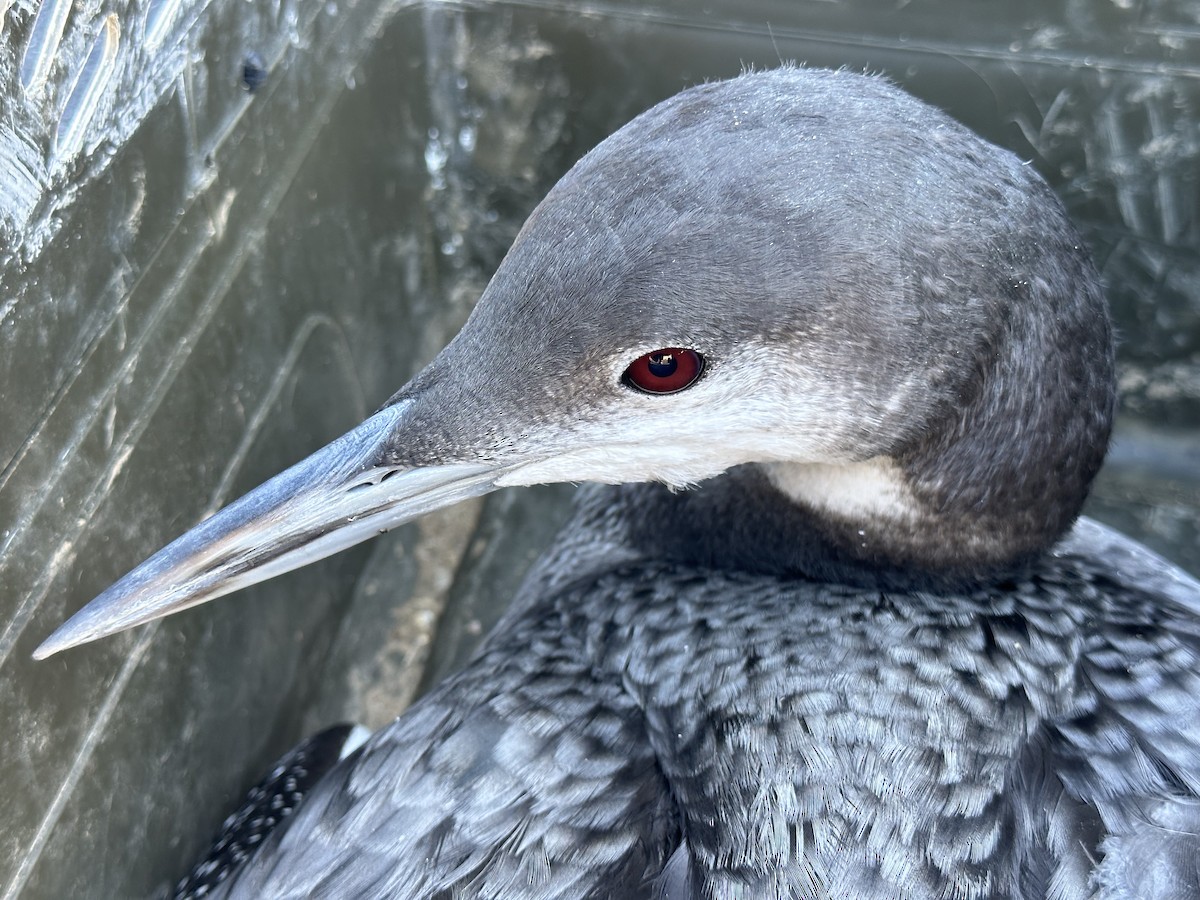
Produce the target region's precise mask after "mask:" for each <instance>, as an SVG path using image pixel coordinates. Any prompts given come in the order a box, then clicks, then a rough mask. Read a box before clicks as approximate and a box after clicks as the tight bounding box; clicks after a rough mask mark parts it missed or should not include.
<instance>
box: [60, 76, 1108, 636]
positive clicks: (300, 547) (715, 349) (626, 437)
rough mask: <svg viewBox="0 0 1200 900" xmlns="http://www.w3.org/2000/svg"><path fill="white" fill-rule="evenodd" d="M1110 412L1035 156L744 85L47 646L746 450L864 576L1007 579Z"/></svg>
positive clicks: (886, 96)
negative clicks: (449, 334)
mask: <svg viewBox="0 0 1200 900" xmlns="http://www.w3.org/2000/svg"><path fill="white" fill-rule="evenodd" d="M663 348H672V349H675V350H676V351H679V350H682V351H690V352H685V353H680V352H676V353H674V354H672V355H671V356H669V357H668V358H665V359H659V358H658V357H657V356H655V357H654V365H653V366H652V367H651V368H649V369H647V368H646V365H647V364H646V360H645V357H646V355H647V354H654V352H655V351H658V350H661V349H663ZM693 353H694V354H695V355H693ZM639 359H641V362H640V363H639V362H637V361H638V360H639ZM693 363H695V365H694V369H695V374H696V375H698V377H695V379H694V380H692V381H691V382H690V383H688V376H689V372H688V371H687V367H688V366H689V365H692V364H693ZM635 364H636V365H637V366H640V367H641V368H631V367H632V366H635ZM672 366H683V367H684V369H683V370H680V369H678V368H676V369H675V371H674V373H673V374H672V373H670V371H669V370H670V369H671V367H672ZM647 373H649V374H647ZM661 379H666V380H661ZM637 382H641V383H642V385H643V387H648V388H650V389H651V391H650V392H647V391H644V390H639V388H638V387H637ZM659 386H662V387H671V388H679V387H682V389H679V390H676V391H675V392H670V393H657V392H654V391H656V390H657V387H659ZM1112 405H1113V387H1112V346H1111V335H1110V329H1109V324H1108V318H1107V312H1106V310H1105V306H1104V302H1103V298H1102V296H1101V293H1100V290H1099V286H1098V280H1097V276H1096V273H1095V270H1094V268H1093V266H1092V264H1091V262H1090V260H1089V259H1088V256H1087V253H1086V252H1085V250H1084V249H1083V248H1082V245H1081V242H1080V240H1079V237H1078V235H1077V233H1076V232H1075V230H1074V229H1073V228H1072V226H1071V224H1070V223H1069V221H1068V220H1067V217H1066V214H1065V212H1064V211H1063V209H1062V207H1061V205H1060V204H1059V202H1058V201H1057V199H1056V198H1055V197H1054V196H1053V194H1052V193H1051V192H1050V190H1049V189H1048V188H1047V186H1046V185H1045V184H1044V183H1043V182H1042V181H1041V179H1040V178H1039V177H1038V176H1037V175H1036V174H1035V173H1034V172H1033V171H1032V170H1031V169H1030V168H1029V167H1027V166H1025V165H1022V164H1021V163H1020V162H1019V161H1018V160H1017V159H1015V158H1014V157H1013V156H1012V155H1011V154H1009V153H1007V152H1006V151H1003V150H1000V149H998V148H996V147H993V146H992V145H990V144H988V143H986V142H984V141H982V140H981V139H979V138H978V137H976V136H975V135H973V134H971V133H970V132H969V131H967V130H966V129H964V128H963V127H961V126H960V125H958V124H956V123H955V122H954V121H952V120H951V119H949V118H947V117H946V116H945V115H943V114H941V113H939V112H937V111H936V110H933V109H931V108H930V107H928V106H926V105H924V104H922V103H921V102H919V101H917V100H915V99H913V98H911V97H909V96H908V95H907V94H905V93H903V92H902V91H900V90H898V89H897V88H895V87H893V86H891V85H890V84H888V83H887V82H885V81H883V80H881V79H877V78H869V77H864V76H858V75H852V74H849V73H844V72H827V71H812V70H797V69H781V70H777V71H773V72H765V73H757V74H749V75H744V76H742V77H740V78H737V79H734V80H732V81H727V82H722V83H716V84H707V85H703V86H700V87H697V88H693V89H691V90H688V91H685V92H684V93H682V94H680V95H678V96H676V97H674V98H672V99H670V100H668V101H666V102H664V103H662V104H660V105H659V106H657V107H655V108H653V109H651V110H649V111H648V112H646V113H644V114H643V115H641V116H639V117H638V118H636V119H634V120H633V121H632V122H631V123H629V124H628V125H627V126H625V127H624V128H622V129H621V130H620V131H618V132H617V133H616V134H614V135H613V136H612V137H610V138H609V139H608V140H606V141H604V142H603V143H602V144H601V145H600V146H598V147H597V148H596V149H594V150H593V151H592V152H591V153H589V154H588V155H587V156H586V157H585V158H584V159H582V160H581V161H580V162H579V163H578V164H577V165H576V166H575V168H573V169H572V170H571V171H570V172H569V173H568V174H567V175H566V176H565V177H564V178H563V179H562V180H561V181H560V182H559V183H558V185H556V186H555V188H554V189H553V190H552V191H551V192H550V194H549V195H548V196H547V197H546V199H545V200H544V201H543V202H542V204H541V205H540V206H539V207H538V208H537V209H536V210H535V211H534V213H533V214H532V215H531V216H530V218H529V221H528V222H527V223H526V225H525V227H524V229H523V230H522V231H521V233H520V235H519V236H518V237H517V240H516V242H515V244H514V245H513V247H512V249H511V250H510V252H509V254H508V256H507V257H506V258H505V260H504V262H503V263H502V264H501V266H500V269H499V270H498V271H497V273H496V275H495V277H494V278H493V279H492V282H491V284H490V285H489V286H488V288H487V290H486V291H485V293H484V295H483V297H482V298H481V300H480V302H479V305H478V306H477V308H476V309H475V311H474V313H473V314H472V316H471V318H470V320H469V321H468V322H467V324H466V326H465V327H464V328H463V330H462V332H461V333H460V334H459V335H458V336H457V337H456V338H455V339H454V340H453V341H452V342H451V343H450V345H449V346H447V347H446V349H445V350H444V351H443V352H442V353H441V354H439V355H438V357H437V358H436V359H435V360H434V361H433V362H432V363H430V365H429V366H428V367H427V368H426V369H424V370H423V371H422V372H420V373H419V374H418V375H417V376H416V377H415V378H414V379H413V380H412V381H411V382H410V383H409V384H408V385H407V386H405V387H404V388H403V389H402V390H401V391H400V392H399V393H397V394H396V395H395V396H394V397H393V398H392V399H391V400H390V401H389V402H388V405H387V406H385V407H384V408H383V409H382V410H381V411H380V412H379V413H377V414H376V415H375V416H373V417H372V418H371V419H369V420H367V422H365V423H364V424H363V425H361V426H359V428H357V429H355V430H354V431H352V432H350V433H349V434H347V435H346V436H344V437H343V438H341V439H339V440H338V441H336V442H334V443H333V444H331V445H330V446H329V447H327V448H325V449H324V450H322V451H319V452H318V453H317V454H315V455H314V456H313V457H310V458H309V459H308V460H305V461H304V462H302V463H300V464H298V465H297V466H296V467H294V468H293V469H290V470H288V472H285V473H283V474H282V475H280V476H278V477H277V478H276V479H273V480H272V481H270V482H268V483H267V484H265V485H263V486H262V487H260V488H258V489H257V490H256V491H254V492H252V493H251V494H249V495H247V496H246V497H244V498H242V500H239V501H237V502H236V503H234V504H232V505H231V506H230V507H228V508H226V510H223V511H222V512H221V513H219V514H218V515H217V516H214V517H213V518H212V519H210V520H208V521H207V522H205V523H203V524H202V525H200V526H199V527H198V528H196V529H194V530H193V531H192V532H189V533H188V534H187V535H184V537H182V538H180V540H179V541H177V542H176V543H175V544H173V545H171V546H170V547H168V548H167V549H166V550H164V551H161V552H160V554H158V555H157V556H155V557H153V558H152V559H151V560H149V561H148V562H147V563H144V564H143V565H142V566H141V567H139V568H138V569H137V570H135V571H134V572H132V573H131V574H130V575H128V576H126V578H125V579H123V580H122V581H121V582H118V584H116V585H114V586H113V587H112V588H110V589H109V590H108V591H106V592H105V593H104V594H102V595H101V596H100V597H99V598H97V599H96V600H95V601H93V603H92V604H91V605H89V607H87V608H85V609H84V610H83V611H82V612H81V613H80V614H79V615H78V616H76V617H75V619H73V620H72V621H71V622H70V623H68V624H67V625H66V626H64V627H63V629H60V631H59V632H57V633H56V634H55V636H54V637H52V638H51V639H50V640H49V641H47V643H46V644H44V645H43V647H42V648H40V649H39V654H40V655H47V654H49V653H51V652H55V651H57V650H60V649H63V648H64V647H67V646H71V645H73V644H75V643H81V642H83V641H86V640H91V639H94V638H96V637H99V636H101V635H104V634H108V633H112V632H113V631H116V630H119V629H120V628H124V627H129V626H130V625H133V624H137V623H139V622H143V621H148V620H150V619H152V618H157V617H159V616H161V615H165V614H167V613H169V612H172V611H174V610H176V609H181V608H184V607H186V606H191V605H194V604H196V603H199V602H203V601H205V600H208V599H211V598H212V597H214V596H218V595H220V594H222V593H226V592H228V591H230V590H234V589H236V588H237V587H241V586H243V585H245V584H248V583H251V582H253V581H257V580H260V579H262V578H265V577H269V576H271V575H273V574H277V573H279V572H281V571H285V570H287V569H290V568H294V567H295V566H297V565H302V564H304V563H305V562H308V561H311V560H313V559H316V558H319V557H321V556H324V555H327V554H328V553H332V552H334V551H336V550H338V549H341V548H342V547H345V546H349V545H350V544H353V543H356V542H357V541H359V540H362V539H365V538H366V537H369V536H371V535H372V534H375V533H376V532H378V531H379V530H381V529H386V528H387V527H391V526H393V525H396V524H399V522H401V521H405V520H407V519H410V518H412V517H413V516H415V515H419V514H421V513H423V512H426V511H428V510H430V509H433V508H436V507H438V506H442V505H445V504H446V503H449V502H454V501H456V500H458V499H461V498H462V497H465V496H470V495H473V494H479V493H483V492H485V491H487V490H490V489H492V488H493V487H496V486H501V485H513V484H533V483H540V482H552V481H599V482H608V483H622V482H642V481H661V482H664V483H666V484H668V485H672V486H676V487H682V486H687V485H692V484H696V483H698V482H702V481H704V480H706V479H710V478H712V477H714V476H717V475H720V474H721V473H722V472H725V471H726V470H728V469H730V468H731V467H734V466H739V465H741V464H744V463H753V464H756V465H757V466H758V467H760V471H761V472H762V473H764V474H765V477H766V479H767V480H769V482H770V484H771V485H773V487H774V494H775V496H776V498H777V502H778V503H779V505H780V506H781V508H787V509H790V510H795V511H798V512H799V513H800V514H802V515H803V516H804V517H805V519H806V521H810V522H812V523H815V525H816V527H817V528H818V529H819V531H820V532H821V534H822V535H823V538H824V539H825V540H826V541H827V542H828V545H829V546H830V547H831V548H832V549H833V551H834V552H836V553H837V554H839V555H840V556H842V557H845V558H847V559H850V560H853V561H856V562H857V563H858V564H860V565H861V566H863V567H866V568H871V567H878V568H881V569H889V570H895V571H912V572H917V573H923V574H926V575H928V576H930V577H931V578H933V579H935V580H937V579H951V580H954V579H959V578H972V579H974V578H980V577H986V576H987V574H988V573H992V572H996V571H1000V570H1005V569H1008V568H1011V567H1012V566H1014V565H1017V564H1019V563H1021V562H1022V561H1024V560H1026V559H1028V558H1030V557H1031V556H1033V555H1036V554H1037V553H1039V552H1040V551H1042V550H1044V549H1045V548H1046V547H1048V546H1049V545H1050V544H1051V543H1052V542H1053V541H1054V540H1055V539H1056V538H1057V537H1058V536H1059V535H1060V534H1062V533H1063V531H1064V530H1065V529H1066V528H1067V527H1068V526H1069V525H1070V523H1071V522H1072V521H1073V519H1074V518H1075V516H1076V515H1077V514H1078V511H1079V508H1080V506H1081V504H1082V502H1083V500H1084V498H1085V496H1086V493H1087V490H1088V486H1089V485H1090V483H1091V480H1092V477H1093V476H1094V474H1095V472H1096V470H1097V468H1098V467H1099V465H1100V462H1101V459H1102V457H1103V454H1104V451H1105V447H1106V444H1107V440H1108V433H1109V425H1110V420H1111V414H1112ZM780 543H782V544H783V545H786V540H782V541H781V542H780ZM763 552H771V551H768V550H766V549H764V551H763Z"/></svg>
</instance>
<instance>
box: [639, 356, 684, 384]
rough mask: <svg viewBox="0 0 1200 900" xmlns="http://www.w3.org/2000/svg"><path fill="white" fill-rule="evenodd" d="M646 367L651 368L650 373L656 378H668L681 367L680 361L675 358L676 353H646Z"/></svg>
mask: <svg viewBox="0 0 1200 900" xmlns="http://www.w3.org/2000/svg"><path fill="white" fill-rule="evenodd" d="M646 356H647V361H646V367H647V368H648V369H649V370H650V374H651V375H653V376H654V377H655V378H668V377H670V376H671V375H674V374H675V370H676V369H678V368H679V363H678V362H676V360H675V354H674V353H664V352H662V351H659V352H657V353H648V354H646Z"/></svg>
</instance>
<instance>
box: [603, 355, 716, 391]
mask: <svg viewBox="0 0 1200 900" xmlns="http://www.w3.org/2000/svg"><path fill="white" fill-rule="evenodd" d="M703 372H704V357H703V356H701V355H700V354H699V353H697V352H696V351H695V350H685V349H683V348H682V347H664V348H663V349H661V350H652V351H651V352H649V353H647V354H646V355H645V356H639V357H638V358H637V359H635V360H634V361H633V363H632V364H631V365H630V366H629V368H628V369H626V370H625V376H624V378H623V379H622V380H623V381H624V382H625V383H626V384H627V385H629V386H630V387H635V388H637V389H638V390H639V391H645V392H646V393H647V394H674V393H675V392H676V391H682V390H683V389H684V388H686V387H691V386H692V384H693V382H695V380H696V379H697V378H699V377H700V375H701V374H702V373H703Z"/></svg>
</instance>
